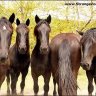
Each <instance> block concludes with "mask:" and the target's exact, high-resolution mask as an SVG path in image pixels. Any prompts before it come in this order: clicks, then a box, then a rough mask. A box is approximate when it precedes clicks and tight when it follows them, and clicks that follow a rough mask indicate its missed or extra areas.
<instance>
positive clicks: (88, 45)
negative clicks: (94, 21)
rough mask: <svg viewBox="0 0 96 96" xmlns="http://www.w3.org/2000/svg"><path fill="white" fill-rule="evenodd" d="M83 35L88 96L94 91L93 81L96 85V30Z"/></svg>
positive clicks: (83, 54)
mask: <svg viewBox="0 0 96 96" xmlns="http://www.w3.org/2000/svg"><path fill="white" fill-rule="evenodd" d="M82 33H83V32H82ZM79 34H81V32H79ZM81 35H82V39H81V41H80V43H81V51H82V56H81V66H82V68H83V69H84V70H86V75H87V79H88V94H89V95H92V92H93V90H94V86H93V80H94V82H95V84H96V28H91V29H89V30H87V31H86V32H85V33H83V34H81Z"/></svg>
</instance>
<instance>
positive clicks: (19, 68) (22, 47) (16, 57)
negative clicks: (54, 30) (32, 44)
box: [7, 19, 30, 94]
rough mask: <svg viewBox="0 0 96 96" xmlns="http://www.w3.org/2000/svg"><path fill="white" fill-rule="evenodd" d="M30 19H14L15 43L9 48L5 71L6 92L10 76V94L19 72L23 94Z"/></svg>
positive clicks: (26, 71) (13, 92)
mask: <svg viewBox="0 0 96 96" xmlns="http://www.w3.org/2000/svg"><path fill="white" fill-rule="evenodd" d="M29 23H30V20H29V19H27V21H26V23H20V21H19V19H17V20H16V24H17V28H16V32H17V36H16V43H15V44H14V45H13V46H12V47H11V48H10V52H9V58H10V63H11V66H10V70H8V72H7V92H8V94H9V93H10V88H9V84H10V76H11V90H12V94H17V93H16V83H17V80H18V77H19V75H20V72H21V74H22V82H21V84H20V86H21V93H22V94H23V90H24V86H25V78H26V75H27V73H28V68H29V64H30V54H29V29H28V26H29Z"/></svg>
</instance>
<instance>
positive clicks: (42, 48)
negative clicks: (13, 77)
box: [31, 15, 51, 95]
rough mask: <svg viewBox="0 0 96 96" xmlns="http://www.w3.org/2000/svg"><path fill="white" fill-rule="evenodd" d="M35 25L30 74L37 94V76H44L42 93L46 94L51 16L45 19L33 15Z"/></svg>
mask: <svg viewBox="0 0 96 96" xmlns="http://www.w3.org/2000/svg"><path fill="white" fill-rule="evenodd" d="M35 22H36V23H37V25H36V26H35V28H34V35H35V36H36V45H35V48H34V49H33V52H32V55H31V74H32V77H33V81H34V87H33V89H34V93H35V95H37V93H38V91H39V86H38V77H39V76H40V75H42V76H43V78H44V83H45V85H44V95H48V91H49V81H50V76H51V69H50V68H51V67H50V63H49V60H48V59H49V33H50V31H51V28H50V25H49V24H50V22H51V16H50V15H49V16H48V17H47V19H40V18H39V17H38V16H37V15H36V16H35Z"/></svg>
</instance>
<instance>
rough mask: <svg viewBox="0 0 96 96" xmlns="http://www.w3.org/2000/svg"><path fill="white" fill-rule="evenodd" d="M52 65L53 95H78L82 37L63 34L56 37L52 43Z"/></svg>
mask: <svg viewBox="0 0 96 96" xmlns="http://www.w3.org/2000/svg"><path fill="white" fill-rule="evenodd" d="M50 50H51V65H52V75H53V81H54V91H53V95H56V83H57V84H58V94H59V95H60V96H61V95H76V94H77V75H78V70H79V67H80V59H81V58H80V57H81V51H80V35H77V34H74V33H62V34H59V35H57V36H55V37H54V38H53V39H52V40H51V43H50Z"/></svg>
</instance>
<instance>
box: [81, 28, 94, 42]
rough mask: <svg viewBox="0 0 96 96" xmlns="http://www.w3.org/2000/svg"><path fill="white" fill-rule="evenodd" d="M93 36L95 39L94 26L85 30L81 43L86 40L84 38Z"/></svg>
mask: <svg viewBox="0 0 96 96" xmlns="http://www.w3.org/2000/svg"><path fill="white" fill-rule="evenodd" d="M93 38H94V40H96V28H91V29H89V30H87V31H86V32H85V33H84V35H83V36H82V39H81V43H84V42H86V40H92V39H93Z"/></svg>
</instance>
